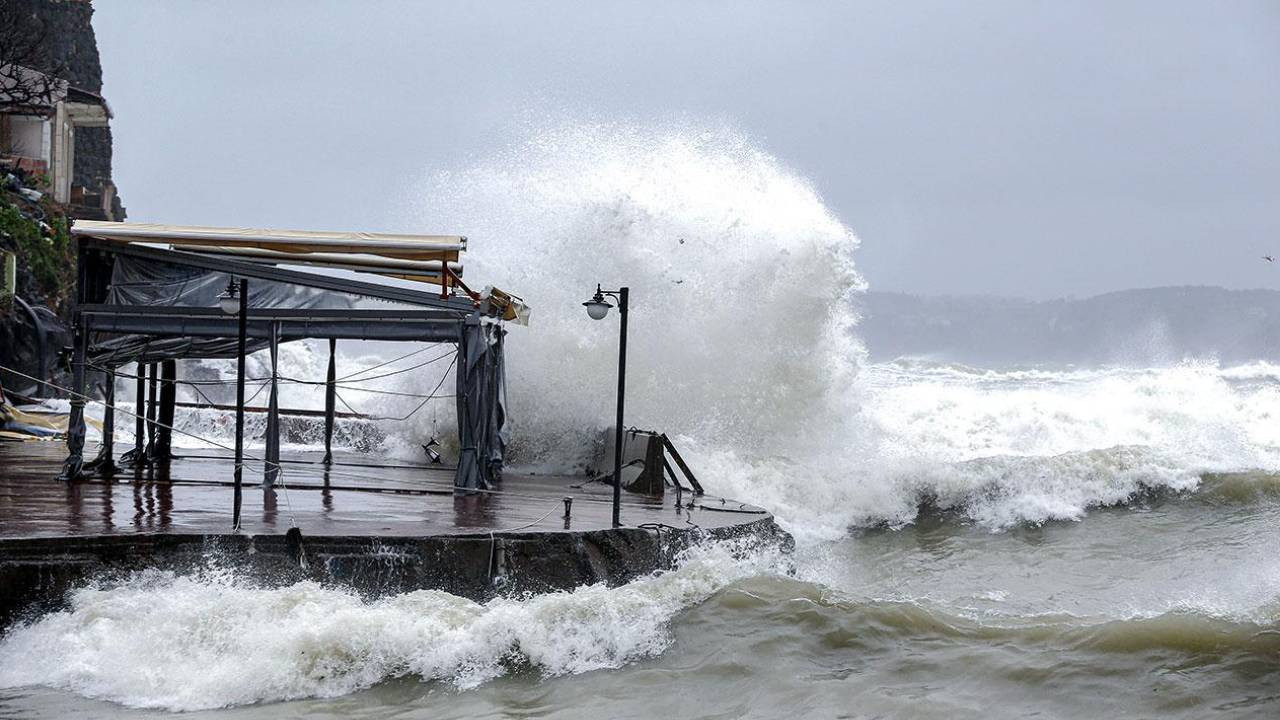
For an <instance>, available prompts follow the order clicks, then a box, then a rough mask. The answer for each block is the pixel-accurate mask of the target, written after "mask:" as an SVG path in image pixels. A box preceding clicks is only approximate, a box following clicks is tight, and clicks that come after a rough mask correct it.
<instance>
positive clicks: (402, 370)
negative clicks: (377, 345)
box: [334, 350, 458, 385]
mask: <svg viewBox="0 0 1280 720" xmlns="http://www.w3.org/2000/svg"><path fill="white" fill-rule="evenodd" d="M456 354H458V351H457V350H450V351H449V352H447V353H445V354H443V355H438V356H436V357H433V358H431V359H430V360H427V361H425V362H420V363H418V364H417V365H410V366H409V367H406V368H400V369H399V370H394V371H392V372H389V373H384V374H382V375H374V376H372V377H362V378H357V379H356V380H351V378H352V377H355V376H356V375H363V374H364V373H366V372H368V371H370V370H373V369H374V368H377V367H380V366H378V365H374V366H373V367H371V368H365V369H364V370H361V371H360V372H357V373H352V374H351V375H347V376H345V377H341V378H338V379H337V380H336V381H334V384H335V385H336V384H338V383H345V382H368V381H370V380H381V379H382V378H388V377H391V376H392V375H399V374H401V373H407V372H409V371H410V370H417V369H418V368H420V367H425V366H427V365H430V364H431V363H433V362H436V361H437V360H443V359H445V358H447V357H449V356H450V355H456ZM384 364H385V363H384Z"/></svg>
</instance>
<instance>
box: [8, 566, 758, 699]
mask: <svg viewBox="0 0 1280 720" xmlns="http://www.w3.org/2000/svg"><path fill="white" fill-rule="evenodd" d="M744 550H745V548H744V547H742V546H736V545H731V544H718V545H709V546H705V547H702V548H697V549H695V550H694V551H693V552H692V554H691V555H690V556H689V557H688V558H686V561H685V562H684V563H682V565H681V567H680V568H679V569H678V570H676V571H674V572H669V573H664V574H661V575H655V576H652V577H647V578H642V579H640V580H637V581H635V582H633V583H631V584H629V585H626V586H624V587H620V588H612V589H611V588H606V587H604V586H603V585H595V586H588V587H581V588H578V589H577V590H574V591H573V592H562V593H553V594H546V595H538V596H533V597H529V598H513V599H507V598H499V599H496V600H492V601H490V602H488V603H484V604H480V603H475V602H472V601H470V600H467V599H465V598H461V597H458V596H455V595H450V594H448V593H445V592H439V591H425V590H424V591H419V592H412V593H406V594H403V595H397V596H394V597H388V598H382V599H376V600H368V599H363V598H361V597H359V596H358V595H356V594H354V593H352V592H349V591H345V590H341V589H335V588H328V587H322V586H320V585H317V584H315V583H310V582H303V583H298V584H295V585H291V586H289V587H284V588H262V587H256V586H253V585H249V584H245V583H244V582H243V581H241V580H238V579H237V577H236V576H235V575H234V573H232V572H230V571H218V570H210V571H206V572H203V573H199V574H195V575H183V576H175V575H173V574H172V573H167V572H164V573H162V572H158V571H152V572H146V573H141V574H139V575H137V576H135V577H133V578H130V579H129V580H128V581H127V582H124V583H122V584H119V585H114V586H109V587H103V588H93V587H91V588H84V589H80V590H77V591H75V592H74V593H73V594H72V595H71V597H70V601H71V607H70V609H68V610H66V611H64V612H56V613H52V614H49V615H46V616H45V617H43V618H41V619H39V620H37V621H36V622H34V623H32V624H30V625H27V626H24V627H19V628H17V629H14V630H12V631H11V632H10V633H9V634H8V635H7V636H6V637H5V638H4V641H3V643H0V687H20V686H23V685H35V684H39V685H46V686H50V687H59V688H64V689H67V690H72V691H74V692H76V693H79V694H82V695H85V696H88V697H95V698H102V699H107V700H112V701H114V702H118V703H121V704H124V705H129V706H132V707H149V708H165V709H169V710H199V709H206V708H216V707H225V706H230V705H239V704H245V703H253V702H260V701H275V700H286V699H291V698H301V697H334V696H339V695H345V694H348V693H351V692H353V691H355V690H358V689H361V688H366V687H369V686H371V685H373V684H374V683H377V682H379V681H382V680H387V679H390V678H394V677H401V676H415V677H419V678H422V679H424V680H439V681H444V682H447V683H450V684H453V685H455V686H457V687H459V688H469V687H474V686H475V685H478V684H480V683H483V682H485V681H487V680H490V679H492V678H494V677H496V676H498V675H501V674H503V673H506V672H509V671H512V670H518V669H520V668H524V667H530V668H532V669H533V670H535V671H537V672H540V673H543V674H545V675H562V674H573V673H581V672H587V671H591V670H597V669H602V668H615V667H619V666H621V665H623V664H625V663H627V662H629V661H632V660H635V659H637V658H642V657H646V656H649V655H653V654H655V653H658V652H661V651H662V650H663V649H664V648H666V647H667V645H668V644H669V643H670V641H671V639H670V636H669V635H668V633H667V631H666V624H667V623H668V621H670V620H671V619H672V617H674V616H675V615H676V614H677V613H679V612H680V611H681V610H683V609H685V608H687V607H689V606H690V605H692V604H696V603H698V602H701V601H702V600H704V599H706V598H707V597H708V596H710V595H711V594H712V593H714V592H716V591H717V590H719V589H720V588H722V587H724V586H726V585H727V584H729V583H731V582H733V581H734V580H735V579H737V578H741V577H748V576H752V575H759V574H771V573H772V572H773V567H774V565H775V564H776V563H777V562H779V558H778V556H777V555H776V554H773V553H770V552H744Z"/></svg>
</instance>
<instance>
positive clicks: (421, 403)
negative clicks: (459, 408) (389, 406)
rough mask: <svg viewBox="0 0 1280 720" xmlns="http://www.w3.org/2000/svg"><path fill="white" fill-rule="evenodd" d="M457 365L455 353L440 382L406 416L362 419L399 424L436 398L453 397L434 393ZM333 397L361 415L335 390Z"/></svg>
mask: <svg viewBox="0 0 1280 720" xmlns="http://www.w3.org/2000/svg"><path fill="white" fill-rule="evenodd" d="M437 359H439V358H437ZM457 363H458V354H457V353H456V352H455V353H454V354H453V361H452V362H450V363H449V367H447V368H445V371H444V374H442V375H441V376H440V382H438V383H436V386H435V387H434V388H433V389H432V390H431V394H430V395H427V396H426V397H425V398H424V399H423V401H422V402H420V403H418V406H417V407H415V408H414V409H413V410H410V411H409V414H408V415H405V416H404V417H370V416H367V415H365V416H364V417H365V418H367V419H369V420H395V421H397V422H400V421H404V420H408V419H409V418H411V417H413V416H414V415H415V414H417V412H418V411H419V410H421V409H422V408H424V407H426V404H427V403H429V402H431V401H432V400H434V399H435V398H437V397H453V396H452V395H447V396H446V395H436V392H437V391H438V390H439V389H440V388H441V387H442V386H443V385H444V381H445V379H446V378H448V377H449V371H450V370H452V369H453V368H454V366H455V365H457ZM356 389H357V390H358V389H359V388H356ZM333 396H334V397H336V398H338V399H339V400H341V401H342V404H343V405H345V406H346V407H347V409H348V410H350V411H351V412H353V413H355V414H357V415H361V413H360V412H359V411H357V410H356V409H355V408H353V407H351V404H350V403H348V402H347V401H346V399H345V398H343V397H342V396H341V395H339V394H338V391H337V390H334V391H333Z"/></svg>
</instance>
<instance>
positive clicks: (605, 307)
mask: <svg viewBox="0 0 1280 720" xmlns="http://www.w3.org/2000/svg"><path fill="white" fill-rule="evenodd" d="M628 290H629V288H625V287H624V288H620V289H618V290H601V289H600V286H599V285H598V284H597V285H596V294H595V296H594V297H592V298H591V299H590V300H588V301H586V302H584V303H582V305H583V307H585V308H586V309H587V315H588V316H589V317H590V318H591V319H592V320H603V319H604V316H605V315H608V314H609V308H611V307H613V306H612V305H610V304H609V301H608V300H605V296H606V295H609V296H612V297H615V298H617V299H618V313H619V314H620V315H621V316H622V323H621V324H622V328H621V335H620V336H619V339H618V423H617V426H616V427H615V428H614V436H613V526H614V527H621V526H622V406H623V401H624V400H625V398H626V394H627V291H628Z"/></svg>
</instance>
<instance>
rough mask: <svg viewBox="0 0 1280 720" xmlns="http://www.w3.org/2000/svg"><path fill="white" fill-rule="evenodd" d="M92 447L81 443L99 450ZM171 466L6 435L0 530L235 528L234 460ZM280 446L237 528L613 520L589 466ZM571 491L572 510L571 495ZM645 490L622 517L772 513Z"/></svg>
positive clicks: (335, 531) (447, 530) (13, 534)
mask: <svg viewBox="0 0 1280 720" xmlns="http://www.w3.org/2000/svg"><path fill="white" fill-rule="evenodd" d="M95 452H96V448H94V447H89V448H86V452H85V456H86V457H93V455H94V453H95ZM178 452H179V457H178V458H177V459H175V460H173V461H172V462H171V463H170V464H169V466H168V468H153V469H146V470H141V471H134V470H123V471H120V472H118V473H117V474H115V475H114V477H111V478H94V479H90V480H86V481H81V482H76V483H70V484H68V483H63V482H59V481H57V480H56V479H55V478H56V476H57V474H58V471H59V470H60V468H61V464H62V460H63V458H64V456H65V449H64V446H63V444H62V443H60V442H0V540H3V539H16V538H44V537H94V536H111V535H130V534H189V535H212V534H228V533H231V503H232V486H231V480H232V468H233V464H232V461H231V459H230V457H228V456H227V455H225V454H222V455H219V454H215V453H213V452H211V451H185V452H184V451H181V450H179V451H178ZM319 458H320V456H319V454H313V453H307V454H295V455H293V456H286V457H285V458H284V462H283V466H284V473H283V483H279V484H277V487H276V489H275V490H274V491H264V490H263V489H262V487H261V479H262V473H261V467H260V465H258V466H247V467H246V471H245V478H244V479H245V485H244V504H243V509H242V521H241V522H242V529H241V534H245V535H251V536H252V535H279V534H283V533H284V532H285V531H286V530H288V529H289V528H290V527H292V526H293V525H295V524H296V525H297V526H298V527H299V528H300V529H301V530H302V531H303V533H304V534H305V535H307V536H311V537H314V536H347V537H355V536H365V537H374V536H395V537H425V536H448V535H476V534H482V533H483V534H488V533H491V532H493V533H499V534H501V533H505V532H515V531H519V532H521V533H538V532H552V533H556V532H564V531H571V532H589V531H594V530H605V529H609V528H610V527H611V490H612V489H611V488H610V487H609V486H608V485H605V484H602V483H590V482H587V479H586V478H584V477H562V476H551V475H525V474H517V473H508V474H507V477H506V479H505V480H504V482H503V484H502V488H501V490H500V491H498V492H493V493H477V494H469V495H463V494H455V493H454V491H453V470H452V469H451V468H445V467H442V466H438V465H437V466H412V465H390V464H388V465H369V464H362V463H365V462H367V461H368V460H370V459H371V458H370V456H367V455H346V456H341V455H338V456H335V463H334V465H333V466H332V467H331V468H329V469H326V468H325V466H324V465H323V464H321V463H320V462H319ZM566 497H569V498H572V499H573V505H572V512H571V515H570V518H569V519H568V521H567V522H566V520H565V518H564V502H563V500H564V498H566ZM676 497H677V496H676V494H675V493H674V492H668V493H667V495H666V496H665V497H663V498H660V499H659V498H648V497H643V496H637V495H632V494H629V493H626V492H624V493H623V498H622V522H623V525H624V527H632V528H634V527H637V526H643V525H649V524H654V523H660V524H663V525H667V526H673V527H680V528H685V527H690V528H692V527H701V528H704V529H715V528H724V527H729V526H733V525H738V524H744V523H749V522H754V521H758V520H760V519H762V518H767V517H768V513H767V512H765V511H764V510H762V509H760V508H757V507H753V506H750V505H746V504H743V503H740V502H736V501H731V500H727V499H722V498H718V497H711V496H705V495H704V496H702V497H697V498H695V497H693V496H692V494H691V493H687V492H686V493H684V495H683V497H682V498H681V501H682V502H681V503H680V504H677V502H676Z"/></svg>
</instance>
